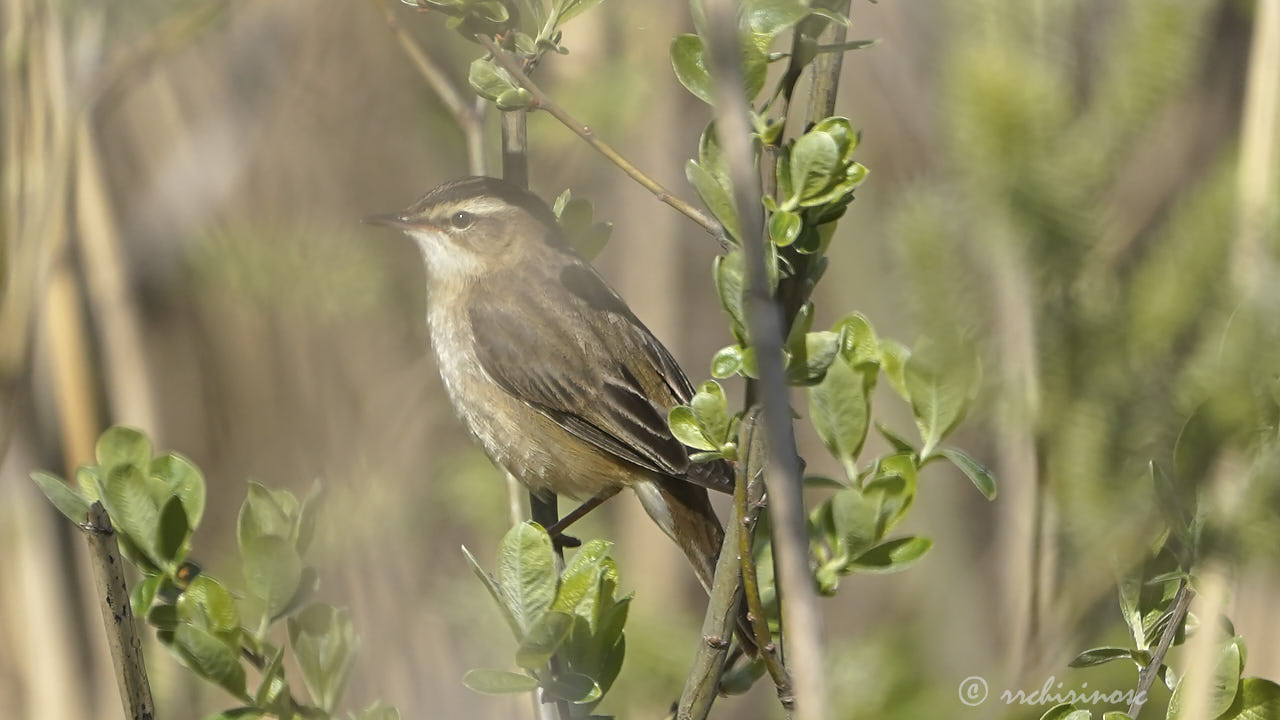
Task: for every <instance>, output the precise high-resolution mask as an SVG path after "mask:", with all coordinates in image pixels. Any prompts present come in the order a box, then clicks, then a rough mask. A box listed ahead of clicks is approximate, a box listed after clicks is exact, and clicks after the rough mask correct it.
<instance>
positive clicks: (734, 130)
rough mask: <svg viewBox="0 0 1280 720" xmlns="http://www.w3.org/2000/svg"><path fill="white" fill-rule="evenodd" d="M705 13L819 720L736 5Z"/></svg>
mask: <svg viewBox="0 0 1280 720" xmlns="http://www.w3.org/2000/svg"><path fill="white" fill-rule="evenodd" d="M706 11H707V19H708V23H707V25H708V26H709V28H710V32H709V37H708V38H707V39H708V41H709V44H710V46H711V47H710V50H711V53H710V55H711V76H712V78H714V79H715V85H714V98H715V101H716V103H715V104H716V127H717V129H718V130H719V137H720V140H721V142H722V143H723V145H724V150H725V155H726V158H727V160H728V165H729V173H730V176H731V177H732V179H733V187H734V203H735V204H736V206H737V215H738V218H739V223H740V224H741V226H742V230H743V250H744V253H745V255H746V261H747V279H748V291H747V302H748V308H749V312H748V333H749V335H750V337H751V339H752V344H753V345H754V348H755V351H756V357H757V359H758V360H757V361H758V364H759V369H760V390H761V396H762V399H763V405H764V420H765V428H766V431H767V436H768V445H769V458H768V462H767V463H766V466H765V483H766V485H767V487H768V491H769V501H770V507H771V511H770V518H771V519H772V520H773V523H772V530H773V548H774V556H775V558H776V560H777V563H778V577H777V583H778V587H779V589H780V590H782V589H785V593H786V598H787V601H786V602H785V603H784V604H783V605H782V616H783V619H784V622H785V627H786V634H785V635H784V638H783V642H784V643H785V645H786V653H785V654H786V657H787V660H788V662H789V663H790V664H791V668H792V670H793V672H792V678H793V679H794V682H795V689H796V710H797V715H798V717H799V718H800V720H826V718H828V717H829V716H828V714H827V709H826V706H827V702H826V683H825V678H824V672H823V663H822V629H821V625H822V620H821V615H820V614H819V611H818V605H817V595H816V593H815V591H814V587H813V576H812V572H811V570H810V568H809V534H808V524H807V520H806V518H805V512H804V499H803V497H802V487H801V482H800V465H799V458H798V456H797V454H796V443H795V435H794V430H793V428H792V425H791V409H790V398H789V395H790V393H789V388H788V386H787V380H786V375H785V372H784V369H783V366H782V343H783V335H784V331H783V324H782V323H783V319H782V313H781V311H780V308H779V307H778V305H777V304H776V303H775V302H774V300H773V297H772V294H771V292H770V290H769V281H768V277H767V273H766V268H765V262H764V256H765V253H764V210H763V205H762V204H761V202H760V197H761V187H760V178H759V175H758V174H757V171H756V166H755V162H754V152H753V149H752V147H751V140H750V137H751V130H750V127H749V125H748V123H747V114H748V107H747V102H746V99H745V98H744V97H743V95H742V84H741V68H740V67H739V64H740V62H741V57H742V55H741V53H740V48H739V40H738V34H737V28H738V17H737V4H736V3H735V2H733V1H732V0H707V2H706Z"/></svg>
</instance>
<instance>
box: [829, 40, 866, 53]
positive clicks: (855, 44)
mask: <svg viewBox="0 0 1280 720" xmlns="http://www.w3.org/2000/svg"><path fill="white" fill-rule="evenodd" d="M879 44H880V39H879V38H872V39H869V40H846V41H845V42H838V43H831V44H830V45H820V46H819V47H818V52H819V53H831V52H847V51H849V50H862V49H864V48H869V47H875V46H876V45H879Z"/></svg>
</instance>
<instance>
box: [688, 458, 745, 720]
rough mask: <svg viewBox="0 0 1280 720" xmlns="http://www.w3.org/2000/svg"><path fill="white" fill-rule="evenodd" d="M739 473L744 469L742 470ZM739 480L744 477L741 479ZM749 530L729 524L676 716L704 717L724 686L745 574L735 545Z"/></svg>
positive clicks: (738, 525) (694, 719) (702, 719)
mask: <svg viewBox="0 0 1280 720" xmlns="http://www.w3.org/2000/svg"><path fill="white" fill-rule="evenodd" d="M738 474H739V475H743V474H744V473H743V472H742V471H741V470H739V473H738ZM738 482H739V484H743V481H742V480H741V479H739V481H738ZM748 534H749V532H748V530H747V528H745V527H744V526H743V525H742V524H740V523H736V522H731V523H728V527H727V528H725V533H724V543H723V544H722V545H721V546H720V557H719V559H718V560H716V572H715V578H714V580H713V581H712V583H711V598H710V599H709V600H708V601H707V613H706V615H704V616H703V619H702V642H700V643H698V651H697V652H696V653H695V654H694V657H693V667H692V668H691V669H690V670H689V676H688V677H687V678H686V679H685V685H684V692H683V693H682V694H681V695H680V705H679V707H678V709H677V710H676V720H704V719H705V718H706V717H707V715H708V714H709V713H710V712H711V704H712V703H714V702H715V699H716V694H717V691H718V689H719V687H720V675H721V674H722V673H723V672H724V665H725V659H726V657H727V656H728V654H729V638H730V637H731V636H732V635H733V625H734V618H735V617H736V616H737V614H738V604H739V603H740V602H741V601H742V592H741V590H742V575H741V574H740V573H739V572H738V567H739V561H738V554H737V553H736V552H735V548H736V547H737V546H738V543H739V541H740V538H742V537H745V536H747V535H748Z"/></svg>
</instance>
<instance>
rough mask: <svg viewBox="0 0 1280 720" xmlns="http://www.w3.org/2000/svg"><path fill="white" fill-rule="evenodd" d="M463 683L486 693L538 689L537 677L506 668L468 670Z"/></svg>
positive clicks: (500, 693) (507, 692)
mask: <svg viewBox="0 0 1280 720" xmlns="http://www.w3.org/2000/svg"><path fill="white" fill-rule="evenodd" d="M462 684H463V685H466V686H467V687H468V688H470V689H472V690H474V691H475V692H478V693H484V694H486V695H509V694H512V693H524V692H530V691H532V690H537V689H538V681H537V680H536V679H534V678H531V677H529V676H528V675H521V674H519V673H513V672H507V671H505V670H468V671H467V674H466V675H464V676H463V678H462Z"/></svg>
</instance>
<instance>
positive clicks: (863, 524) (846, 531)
mask: <svg viewBox="0 0 1280 720" xmlns="http://www.w3.org/2000/svg"><path fill="white" fill-rule="evenodd" d="M882 500H883V496H882V495H881V494H880V493H864V492H863V491H862V490H861V489H859V488H856V487H851V488H847V489H845V490H841V491H840V492H837V493H836V494H835V495H832V496H831V505H830V508H831V523H832V525H833V526H834V531H835V534H836V536H837V538H838V540H839V542H840V543H841V544H842V547H840V548H839V549H840V551H841V552H842V553H847V554H850V555H853V556H857V555H861V554H862V553H864V552H866V551H867V550H868V549H870V548H871V546H872V545H875V543H876V542H877V541H878V540H879V539H880V537H881V536H882V531H881V529H880V520H879V518H880V506H881V503H882Z"/></svg>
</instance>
